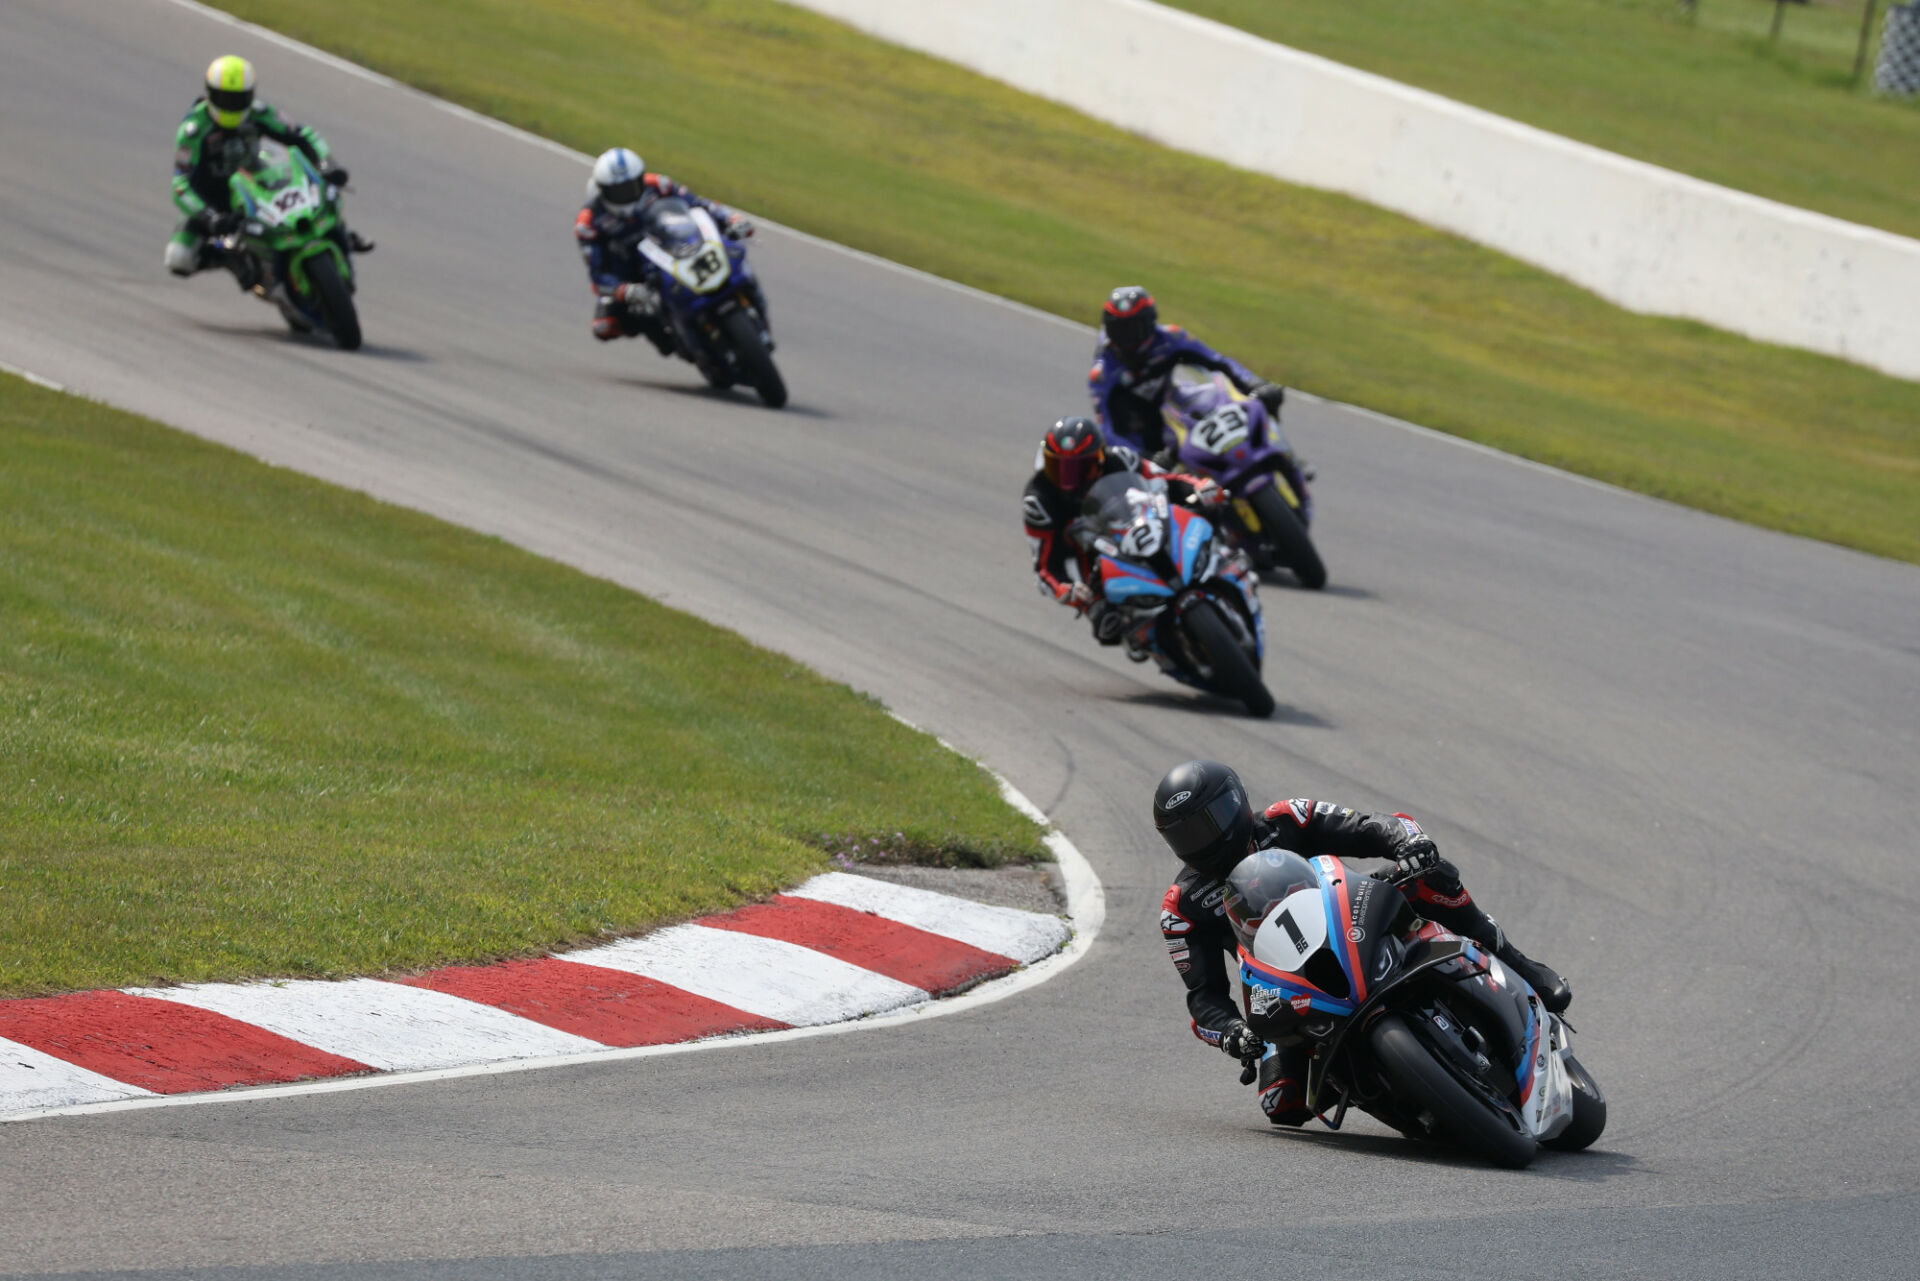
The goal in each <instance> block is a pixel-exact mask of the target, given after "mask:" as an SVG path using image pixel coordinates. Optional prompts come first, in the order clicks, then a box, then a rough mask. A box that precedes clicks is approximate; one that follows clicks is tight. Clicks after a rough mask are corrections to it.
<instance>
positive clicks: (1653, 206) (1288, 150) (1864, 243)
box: [794, 0, 1920, 378]
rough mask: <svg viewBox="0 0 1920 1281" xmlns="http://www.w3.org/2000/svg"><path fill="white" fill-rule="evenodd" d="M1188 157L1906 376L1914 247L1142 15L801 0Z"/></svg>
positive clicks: (1603, 288) (1677, 312) (1914, 339)
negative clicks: (1349, 201) (1361, 203)
mask: <svg viewBox="0 0 1920 1281" xmlns="http://www.w3.org/2000/svg"><path fill="white" fill-rule="evenodd" d="M794 3H797V4H799V5H800V6H801V7H803V8H807V9H812V10H815V11H816V12H819V13H822V14H826V15H828V16H829V17H834V18H838V19H840V20H842V21H844V22H847V23H850V24H852V25H853V26H855V27H858V28H860V29H861V30H863V31H866V32H868V33H870V34H872V35H876V36H879V37H880V38H882V39H885V40H890V41H893V42H894V43H896V44H902V45H905V46H907V47H908V48H912V49H917V50H920V51H921V52H923V53H930V54H933V55H935V56H937V57H941V58H946V59H948V60H950V61H953V62H957V63H959V64H960V65H962V66H964V67H967V68H969V69H971V70H974V71H978V72H980V73H982V74H984V75H988V76H991V77H993V78H994V79H996V80H1001V81H1004V82H1005V83H1007V84H1010V85H1012V86H1014V87H1015V88H1017V89H1022V90H1025V91H1027V92H1029V93H1034V94H1038V95H1040V96H1041V97H1045V98H1050V99H1052V100H1054V101H1056V102H1060V103H1064V104H1066V105H1067V106H1070V107H1073V108H1075V109H1077V110H1079V111H1083V112H1086V113H1087V114H1088V115H1091V116H1094V117H1095V118H1097V119H1100V120H1105V121H1108V122H1109V123H1112V124H1115V125H1119V126H1120V127H1122V128H1125V129H1130V130H1133V131H1134V132H1137V133H1141V134H1144V135H1146V136H1147V137H1150V138H1153V139H1154V140H1156V141H1159V142H1163V143H1166V144H1168V145H1170V146H1174V147H1178V148H1181V149H1182V150H1185V151H1192V152H1197V153H1199V154H1200V155H1204V156H1211V157H1213V158H1215V159H1218V160H1224V161H1227V162H1228V163H1230V164H1234V165H1238V166H1240V167H1241V168H1244V169H1250V170H1253V171H1255V172H1257V173H1264V174H1269V175H1271V176H1273V177H1276V178H1282V179H1285V180H1286V181H1289V182H1297V183H1302V184H1305V185H1308V186H1313V187H1322V188H1326V189H1328V190H1332V191H1340V192H1345V193H1346V194H1348V195H1352V196H1357V197H1359V198H1360V199H1362V200H1366V201H1368V202H1370V203H1372V204H1377V205H1381V206H1384V207H1385V208H1388V209H1392V210H1395V211H1397V212H1399V213H1403V214H1406V215H1408V216H1409V217H1412V218H1417V219H1419V220H1420V221H1422V222H1425V223H1429V224H1431V225H1433V226H1436V227H1440V228H1444V229H1445V230H1447V231H1451V232H1455V233H1457V234H1459V235H1462V236H1465V237H1467V238H1468V239H1470V240H1474V241H1478V242H1479V243H1481V244H1484V245H1488V246H1490V247H1492V248H1495V249H1498V250H1500V251H1501V252H1503V253H1507V254H1511V255H1513V256H1514V257H1516V258H1520V259H1523V260H1525V261H1527V262H1530V263H1533V264H1534V265H1536V266H1539V267H1544V268H1546V269H1547V270H1548V271H1552V272H1555V273H1557V274H1559V275H1562V276H1565V277H1567V278H1568V279H1570V280H1572V281H1574V282H1575V283H1577V284H1580V285H1583V286H1585V287H1586V288H1588V289H1591V290H1593V291H1594V292H1595V293H1598V294H1600V295H1601V296H1602V297H1604V298H1608V299H1610V300H1612V301H1614V302H1616V303H1619V304H1621V305H1622V306H1626V307H1630V308H1633V309H1634V310H1636V311H1646V312H1655V313H1659V314H1662V315H1673V316H1686V317H1690V318H1692V319H1695V320H1702V321H1705V322H1707V323H1708V324H1712V325H1717V326H1720V327H1722V328H1725V329H1730V330H1733V331H1734V332H1736V333H1741V334H1745V335H1747V336H1748V337H1752V338H1759V339H1762V340H1765V341H1768V342H1778V343H1785V344H1789V345H1791V346H1796V347H1805V348H1808V349H1810V350H1813V351H1818V352H1824V353H1826V354H1828V355H1834V356H1841V357H1845V358H1846V359H1849V360H1855V361H1859V362H1860V363H1862V364H1865V365H1871V366H1873V367H1874V368H1876V369H1880V370H1883V371H1885V372H1887V373H1891V374H1897V375H1899V376H1901V377H1904V378H1920V241H1916V240H1912V239H1909V238H1907V237H1904V236H1896V235H1893V234H1891V233H1889V232H1884V231H1878V230H1875V229H1873V228H1870V227H1862V226H1859V225H1858V224H1855V223H1850V222H1845V221H1843V220H1841V219H1838V218H1829V217H1827V216H1826V215H1824V214H1816V213H1810V212H1808V211H1807V210H1804V209H1796V208H1794V207H1792V206H1790V205H1783V204H1780V203H1778V202H1776V201H1771V200H1763V199H1760V198H1759V197H1757V196H1750V195H1747V194H1745V193H1743V192H1738V191H1733V190H1731V189H1729V188H1726V187H1720V186H1716V185H1714V184H1713V183H1709V182H1702V181H1700V180H1699V179H1696V178H1689V177H1687V176H1685V175H1684V174H1677V173H1674V172H1672V171H1671V170H1667V169H1662V168H1660V167H1658V166H1656V165H1650V164H1645V163H1643V162H1641V161H1637V160H1629V159H1627V158H1626V157H1624V156H1619V155H1615V154H1614V153H1612V152H1609V151H1603V150H1601V149H1599V148H1597V147H1590V146H1587V145H1586V144H1584V143H1579V142H1574V141H1572V140H1571V139H1568V138H1563V137H1561V136H1559V135H1558V134H1552V133H1547V132H1546V131H1544V130H1540V129H1535V128H1533V127H1531V126H1529V125H1523V124H1519V123H1517V122H1515V121H1512V120H1508V119H1506V118H1504V117H1501V116H1496V115H1493V114H1492V113H1490V112H1486V111H1481V110H1479V109H1477V108H1474V107H1469V106H1466V105H1464V104H1462V103H1458V102H1455V101H1453V100H1452V99H1449V98H1442V97H1440V96H1439V95H1437V94H1431V93H1427V92H1425V91H1424V90H1420V89H1414V88H1410V87H1408V86H1407V85H1403V84H1400V83H1398V82H1397V81H1393V80H1388V79H1385V78H1383V77H1381V76H1376V75H1371V74H1369V73H1367V72H1364V71H1357V70H1355V69H1354V68H1352V67H1347V66H1343V65H1341V64H1339V63H1336V62H1330V61H1328V60H1327V59H1325V58H1320V57H1316V56H1314V55H1313V54H1309V53H1303V52H1301V51H1299V50H1297V49H1290V48H1287V47H1286V46H1284V45H1278V44H1274V43H1273V42H1271V41H1267V40H1261V39H1259V38H1258V37H1255V36H1251V35H1248V34H1247V33H1246V32H1244V31H1239V30H1236V29H1235V28H1232V27H1227V26H1223V25H1221V24H1219V23H1216V22H1211V21H1208V20H1207V19H1204V18H1197V17H1195V16H1193V15H1192V14H1187V13H1181V12H1178V11H1176V10H1172V9H1167V8H1165V7H1163V6H1160V5H1156V4H1149V3H1146V0H963V2H957V0H794Z"/></svg>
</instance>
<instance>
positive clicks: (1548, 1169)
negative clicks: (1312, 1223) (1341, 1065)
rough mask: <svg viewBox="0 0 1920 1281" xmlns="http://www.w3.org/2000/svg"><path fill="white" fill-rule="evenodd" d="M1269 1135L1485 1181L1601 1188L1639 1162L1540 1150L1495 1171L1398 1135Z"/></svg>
mask: <svg viewBox="0 0 1920 1281" xmlns="http://www.w3.org/2000/svg"><path fill="white" fill-rule="evenodd" d="M1267 1133H1268V1135H1269V1136H1270V1137H1272V1138H1273V1139H1274V1140H1275V1141H1278V1142H1287V1143H1298V1144H1304V1145H1306V1146H1308V1147H1313V1148H1325V1149H1328V1150H1329V1151H1333V1150H1337V1151H1340V1152H1348V1153H1355V1154H1359V1155H1364V1156H1371V1157H1376V1158H1379V1159H1382V1160H1389V1161H1396V1162H1400V1163H1403V1164H1411V1165H1428V1166H1435V1167H1445V1168H1449V1169H1456V1170H1472V1171H1475V1172H1478V1173H1483V1174H1486V1175H1488V1176H1498V1175H1507V1174H1511V1175H1514V1176H1515V1177H1519V1178H1525V1177H1528V1176H1534V1177H1545V1178H1551V1179H1564V1180H1569V1181H1572V1182H1576V1183H1603V1182H1605V1181H1607V1180H1608V1179H1613V1178H1619V1177H1621V1176H1623V1175H1628V1174H1633V1173H1636V1172H1637V1171H1638V1168H1639V1162H1638V1160H1637V1159H1636V1158H1634V1157H1633V1156H1630V1155H1628V1154H1627V1153H1624V1152H1608V1151H1605V1150H1595V1149H1589V1150H1587V1151H1585V1152H1555V1151H1553V1150H1552V1149H1551V1148H1542V1149H1541V1150H1540V1154H1539V1155H1538V1156H1536V1157H1535V1158H1534V1161H1533V1164H1532V1165H1530V1166H1528V1167H1527V1168H1526V1169H1525V1170H1512V1171H1508V1170H1498V1169H1495V1168H1494V1167H1492V1166H1490V1165H1488V1164H1487V1163H1486V1162H1485V1161H1482V1160H1481V1159H1480V1158H1478V1157H1476V1156H1473V1155H1471V1154H1469V1153H1467V1152H1463V1151H1461V1150H1460V1149H1458V1148H1451V1147H1444V1146H1441V1145H1439V1144H1433V1143H1424V1142H1421V1141H1420V1140H1418V1139H1409V1138H1406V1137H1404V1136H1402V1135H1398V1134H1357V1133H1353V1132H1348V1131H1343V1132H1339V1133H1336V1132H1334V1131H1332V1130H1326V1129H1320V1128H1317V1127H1316V1128H1314V1129H1310V1130H1308V1129H1301V1130H1290V1129H1286V1128H1283V1127H1274V1128H1272V1129H1270V1130H1268V1131H1267Z"/></svg>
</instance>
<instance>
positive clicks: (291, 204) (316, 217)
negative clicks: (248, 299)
mask: <svg viewBox="0 0 1920 1281" xmlns="http://www.w3.org/2000/svg"><path fill="white" fill-rule="evenodd" d="M231 183H232V188H233V208H234V210H235V211H236V212H238V213H241V214H242V215H244V219H245V220H244V221H243V222H241V223H240V225H239V227H238V228H236V229H235V230H233V231H231V232H228V233H227V234H226V235H225V236H223V237H222V238H221V239H220V242H219V243H220V247H221V248H222V249H223V250H225V251H226V252H227V253H229V254H244V255H246V256H247V257H249V258H251V259H252V260H253V264H254V280H255V282H256V283H255V284H254V286H253V292H254V293H255V294H257V295H258V296H260V297H261V298H264V299H265V300H266V301H268V302H270V303H272V304H273V305H274V306H276V307H278V308H279V309H280V314H281V315H282V316H284V317H285V318H286V321H287V326H288V327H289V328H290V329H292V330H293V331H294V332H296V333H303V334H304V333H313V332H316V331H317V332H321V333H327V334H332V335H333V340H334V341H335V342H337V343H339V344H340V346H341V348H342V349H343V350H346V351H352V350H353V349H354V348H356V347H358V346H359V345H360V315H359V313H358V312H356V311H355V310H354V307H353V262H352V258H351V255H350V254H349V253H348V241H347V234H346V227H345V225H344V224H343V223H342V222H341V221H340V192H339V189H338V188H336V187H335V186H333V184H331V183H329V182H327V181H326V180H325V179H324V178H322V177H321V176H320V173H319V171H318V170H316V169H315V168H314V167H313V165H312V163H311V162H310V161H308V159H307V157H306V156H305V155H304V154H303V153H301V152H298V151H294V152H290V153H288V154H287V155H286V156H285V157H284V158H281V159H269V158H268V157H267V156H266V155H265V154H263V155H262V156H261V157H260V159H259V161H258V162H257V163H256V164H255V165H254V166H253V167H252V168H250V169H242V170H240V171H239V172H237V173H235V174H234V175H233V178H232V179H231Z"/></svg>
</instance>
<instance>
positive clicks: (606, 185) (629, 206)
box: [593, 147, 647, 213]
mask: <svg viewBox="0 0 1920 1281" xmlns="http://www.w3.org/2000/svg"><path fill="white" fill-rule="evenodd" d="M646 176H647V165H646V162H645V161H644V160H642V159H640V157H639V156H638V155H637V154H636V153H634V152H631V151H629V150H627V149H626V148H625V147H615V148H614V149H613V150H611V151H603V152H601V153H600V158H599V159H598V160H596V161H594V162H593V185H594V186H595V187H596V188H598V189H599V192H600V198H601V199H602V200H603V201H605V202H606V205H607V208H608V209H611V210H612V211H613V212H614V213H631V212H632V211H633V209H634V208H635V206H637V205H638V204H639V203H640V190H641V179H643V178H645V177H646Z"/></svg>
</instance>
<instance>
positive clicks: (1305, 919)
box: [1225, 849, 1607, 1169]
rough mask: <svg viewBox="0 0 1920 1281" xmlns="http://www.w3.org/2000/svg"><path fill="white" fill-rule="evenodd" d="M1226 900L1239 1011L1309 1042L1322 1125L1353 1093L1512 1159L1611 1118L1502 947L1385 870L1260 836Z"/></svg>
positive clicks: (1435, 1135)
mask: <svg viewBox="0 0 1920 1281" xmlns="http://www.w3.org/2000/svg"><path fill="white" fill-rule="evenodd" d="M1225 907H1226V911H1227V917H1228V919H1229V920H1230V921H1231V922H1232V924H1233V929H1234V933H1235V935H1236V937H1237V938H1238V941H1239V945H1240V976H1241V979H1242V980H1243V982H1244V983H1245V984H1246V988H1247V1010H1248V1025H1249V1026H1250V1027H1252V1029H1253V1030H1254V1032H1255V1033H1256V1034H1257V1035H1259V1036H1261V1037H1263V1038H1265V1039H1266V1040H1267V1041H1269V1042H1273V1043H1275V1044H1280V1045H1304V1046H1305V1047H1306V1048H1307V1050H1308V1053H1309V1056H1310V1057H1309V1059H1308V1069H1307V1084H1306V1089H1307V1107H1308V1108H1309V1109H1310V1110H1311V1111H1313V1112H1314V1113H1315V1115H1317V1116H1319V1118H1320V1119H1321V1120H1322V1121H1323V1122H1325V1123H1326V1125H1327V1126H1328V1127H1329V1128H1331V1129H1335V1130H1337V1129H1339V1128H1340V1123H1341V1121H1342V1120H1343V1119H1344V1118H1345V1116H1346V1113H1347V1109H1348V1108H1349V1107H1357V1108H1359V1109H1360V1110H1361V1111H1363V1112H1366V1113H1368V1114H1369V1115H1371V1116H1374V1117H1377V1118H1378V1119H1380V1120H1381V1121H1384V1122H1385V1123H1386V1124H1388V1125H1390V1126H1392V1127H1394V1128H1395V1129H1397V1130H1399V1131H1401V1132H1402V1133H1404V1134H1407V1135H1410V1136H1413V1137H1419V1138H1428V1139H1435V1140H1439V1141H1441V1142H1444V1143H1452V1144H1455V1145H1457V1146H1459V1147H1462V1148H1466V1149H1467V1150H1469V1151H1472V1152H1475V1153H1477V1154H1479V1155H1480V1156H1482V1157H1484V1158H1485V1159H1487V1160H1489V1161H1492V1162H1493V1163H1494V1164H1496V1165H1502V1166H1507V1167H1510V1168H1513V1169H1519V1168H1520V1167H1522V1166H1524V1165H1526V1164H1527V1163H1528V1162H1530V1161H1532V1160H1533V1158H1534V1154H1535V1152H1536V1150H1537V1149H1538V1148H1540V1147H1549V1148H1557V1149H1560V1150H1563V1151H1576V1150H1578V1149H1581V1148H1584V1147H1586V1146H1588V1145H1589V1144H1591V1143H1592V1142H1593V1141H1594V1140H1595V1139H1597V1138H1599V1137H1600V1132H1601V1130H1603V1129H1604V1128H1605V1127H1606V1123H1607V1104H1606V1099H1605V1098H1604V1097H1603V1096H1602V1095H1601V1093H1600V1087H1599V1085H1598V1084H1597V1083H1595V1081H1594V1079H1593V1077H1592V1075H1591V1074H1589V1073H1588V1072H1587V1070H1586V1069H1585V1068H1584V1067H1582V1066H1581V1065H1580V1062H1579V1060H1577V1059H1576V1058H1574V1056H1573V1051H1572V1049H1571V1048H1570V1041H1571V1032H1572V1029H1571V1028H1570V1027H1569V1026H1568V1024H1567V1021H1566V1020H1565V1019H1563V1018H1561V1017H1560V1016H1559V1015H1557V1014H1554V1013H1552V1012H1550V1011H1548V1010H1547V1009H1546V1007H1545V1006H1544V1005H1543V1004H1542V1003H1541V1000H1540V997H1539V995H1538V994H1537V993H1535V992H1534V990H1533V989H1532V988H1531V987H1529V986H1528V985H1527V983H1526V981H1525V980H1523V979H1522V978H1521V977H1520V976H1519V975H1518V974H1515V973H1514V972H1513V971H1512V970H1510V969H1508V968H1507V967H1506V966H1504V965H1502V964H1501V963H1500V960H1499V958H1497V957H1495V956H1492V955H1490V954H1489V953H1488V952H1487V951H1486V950H1485V949H1483V948H1481V947H1480V946H1479V945H1478V944H1476V943H1474V942H1472V941H1471V940H1468V939H1463V938H1461V937H1459V936H1458V935H1456V934H1453V933H1450V932H1449V931H1447V930H1444V929H1442V928H1441V927H1440V926H1438V925H1436V924H1434V923H1433V922H1431V921H1426V920H1422V919H1421V918H1420V917H1419V916H1418V914H1417V913H1416V912H1415V910H1414V908H1413V906H1412V905H1411V904H1409V903H1408V901H1407V899H1406V897H1405V896H1404V895H1403V894H1401V893H1400V891H1399V889H1398V888H1396V887H1395V886H1394V885H1393V884H1391V883H1389V882H1386V881H1381V880H1376V879H1374V878H1372V877H1369V876H1355V875H1353V874H1352V873H1351V872H1349V871H1348V870H1347V868H1346V866H1345V864H1343V863H1342V862H1341V861H1340V860H1339V859H1337V858H1331V857H1324V856H1323V857H1320V858H1315V859H1312V860H1308V859H1305V858H1303V857H1301V856H1300V855H1298V854H1295V853H1292V852H1290V851H1287V850H1277V849H1276V850H1260V851H1256V852H1255V853H1253V854H1251V855H1249V856H1247V858H1245V859H1243V860H1242V861H1241V863H1240V865H1239V866H1238V867H1236V868H1235V869H1234V870H1233V872H1232V873H1231V874H1230V875H1229V876H1228V877H1227V895H1226V901H1225ZM1248 1069H1249V1075H1248V1078H1247V1079H1249V1080H1251V1079H1252V1076H1251V1072H1252V1065H1251V1064H1249V1065H1248ZM1329 1109H1331V1110H1332V1111H1333V1116H1332V1117H1331V1118H1328V1117H1327V1115H1326V1113H1327V1112H1328V1110H1329Z"/></svg>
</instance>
